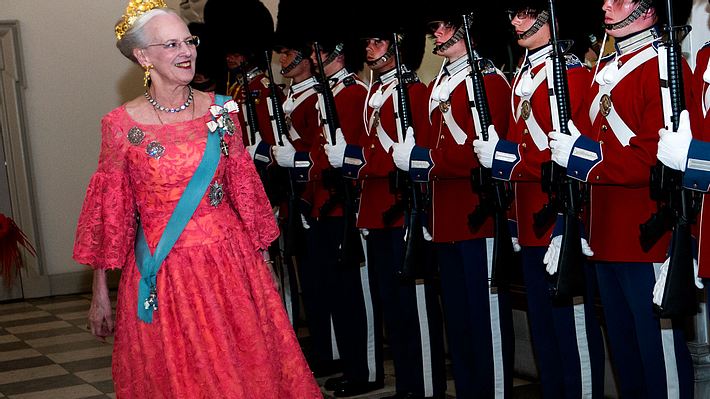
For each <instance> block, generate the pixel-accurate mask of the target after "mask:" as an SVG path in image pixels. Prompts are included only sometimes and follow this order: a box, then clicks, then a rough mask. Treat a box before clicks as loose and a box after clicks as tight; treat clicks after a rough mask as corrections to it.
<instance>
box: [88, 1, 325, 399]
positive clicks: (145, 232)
mask: <svg viewBox="0 0 710 399" xmlns="http://www.w3.org/2000/svg"><path fill="white" fill-rule="evenodd" d="M164 7H165V4H164V2H163V1H162V0H132V1H131V2H130V4H129V6H128V9H127V11H126V15H124V17H123V19H122V20H120V21H119V23H118V24H117V25H116V36H117V39H118V42H117V46H118V48H119V49H120V50H121V52H122V53H123V54H124V55H125V56H126V57H128V58H129V59H131V60H132V61H133V62H136V63H137V64H139V65H140V66H141V67H143V68H144V70H145V76H146V82H145V83H146V91H145V94H144V95H143V96H140V97H138V98H136V99H134V100H132V101H129V102H128V103H126V104H124V105H122V106H120V107H118V108H116V109H114V110H113V111H111V112H110V113H109V114H107V115H106V116H105V117H104V118H103V120H102V145H101V154H100V157H99V166H98V170H97V171H96V173H95V174H94V175H93V177H92V178H91V182H90V183H89V188H88V190H87V194H86V200H85V202H84V205H83V208H82V211H81V216H80V218H79V225H78V229H77V234H76V242H75V247H74V259H75V260H76V261H77V262H80V263H83V264H87V265H90V266H91V267H93V268H94V269H95V271H94V282H93V293H94V295H93V298H92V303H91V309H90V311H89V322H90V328H91V331H92V333H93V334H94V335H96V336H97V337H99V338H101V339H104V338H105V337H107V336H108V335H110V334H111V333H112V332H113V330H114V322H113V320H112V316H111V302H110V300H109V296H108V290H107V286H106V269H116V268H122V270H123V272H122V276H121V282H120V286H119V291H118V304H117V312H116V323H115V324H116V329H115V334H116V339H115V348H114V352H113V378H114V382H115V388H116V393H117V396H118V397H119V398H163V397H165V398H207V397H209V398H260V399H261V398H274V399H277V398H278V399H283V398H297V399H304V398H319V397H321V394H320V391H319V389H318V386H317V385H316V383H315V380H314V379H313V376H312V374H311V372H310V370H309V369H308V366H307V364H306V362H305V360H304V357H303V355H302V353H301V351H300V347H299V345H298V341H297V340H296V336H295V334H294V332H293V330H292V329H291V327H290V324H289V321H288V318H287V316H286V313H285V312H284V309H283V307H282V304H281V301H280V299H279V296H278V293H277V292H276V290H275V287H274V283H273V281H272V279H271V275H270V272H269V268H268V266H267V264H266V261H265V259H264V255H263V254H264V249H265V248H267V247H268V245H269V244H270V243H271V241H273V240H274V239H275V238H276V237H277V235H278V229H277V227H276V224H275V221H274V217H273V215H272V213H271V208H270V206H269V202H268V201H267V199H266V196H265V194H264V191H263V188H262V186H261V183H260V181H259V177H258V175H257V174H256V172H255V169H254V163H253V162H252V160H251V158H250V157H249V155H248V153H247V152H246V151H245V149H244V146H243V145H242V144H241V140H240V138H241V133H240V131H239V126H238V124H237V122H236V121H237V119H236V117H235V115H234V112H235V111H236V105H235V104H234V103H233V102H230V101H227V102H225V98H223V97H221V96H217V97H216V98H215V97H213V96H212V95H209V94H206V93H202V92H199V91H196V90H193V89H192V88H191V87H190V86H189V85H188V84H189V82H190V81H191V80H192V78H193V75H194V72H195V58H196V47H197V45H198V44H199V39H198V38H197V37H193V36H191V35H190V32H189V31H188V29H187V26H185V23H184V22H183V21H182V20H181V19H180V17H179V16H178V15H176V14H175V13H173V12H172V11H169V10H168V9H166V8H164ZM149 82H150V84H148V83H149Z"/></svg>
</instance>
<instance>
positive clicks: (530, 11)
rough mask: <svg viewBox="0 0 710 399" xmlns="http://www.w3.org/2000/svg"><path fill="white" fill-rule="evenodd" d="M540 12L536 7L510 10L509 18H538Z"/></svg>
mask: <svg viewBox="0 0 710 399" xmlns="http://www.w3.org/2000/svg"><path fill="white" fill-rule="evenodd" d="M539 13H540V12H539V11H538V10H536V9H534V8H526V9H523V10H508V18H510V20H511V21H512V20H514V19H515V18H517V19H528V18H537V15H538V14H539Z"/></svg>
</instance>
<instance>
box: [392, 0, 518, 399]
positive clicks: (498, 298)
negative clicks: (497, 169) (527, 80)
mask: <svg viewBox="0 0 710 399" xmlns="http://www.w3.org/2000/svg"><path fill="white" fill-rule="evenodd" d="M432 11H434V14H432V13H430V14H428V17H429V19H430V20H431V21H432V22H431V23H430V24H429V26H430V34H431V37H432V38H433V40H434V45H435V47H434V52H435V54H437V55H439V56H441V57H443V58H444V59H445V62H444V65H443V67H442V69H441V72H440V73H439V75H438V76H437V77H436V79H435V80H434V81H433V82H432V84H431V85H430V86H429V96H428V97H429V99H428V102H427V116H428V117H429V120H430V121H431V127H430V129H429V131H428V132H424V131H421V130H420V131H418V132H417V135H416V144H415V142H414V139H413V137H411V136H407V137H405V140H404V142H403V143H396V144H394V145H393V147H394V150H393V159H394V161H395V164H396V165H397V167H398V168H400V169H402V170H408V171H409V172H410V176H411V177H412V180H414V181H415V182H424V183H429V184H430V185H431V197H432V199H431V210H430V214H429V223H428V227H427V231H426V233H427V235H429V233H431V235H430V238H432V239H433V241H434V243H435V247H436V251H437V260H438V264H439V269H440V277H441V289H442V293H441V295H442V300H443V305H444V317H445V321H446V332H447V336H448V341H447V342H448V345H449V352H450V354H451V359H452V363H453V372H454V380H455V384H456V395H457V396H458V397H461V398H474V397H479V398H488V397H496V398H497V397H501V398H502V397H509V396H510V395H511V394H512V365H513V364H512V360H513V357H512V355H513V330H512V313H511V308H510V304H509V300H508V295H507V292H505V290H502V289H501V290H499V291H497V292H495V291H494V290H491V287H490V286H489V278H490V272H491V266H492V258H491V255H492V247H493V242H492V241H493V239H492V237H493V227H492V219H491V218H490V217H489V218H487V220H486V221H485V223H484V224H483V225H482V226H477V228H471V227H469V225H468V215H469V214H471V213H472V212H473V211H474V210H475V209H476V207H477V206H478V205H479V203H480V197H479V195H478V193H476V192H474V191H473V188H472V184H471V170H472V169H473V168H476V167H478V166H479V163H478V160H477V159H476V157H475V155H474V154H473V148H472V146H471V142H472V141H473V140H474V139H475V138H476V137H478V136H479V135H480V134H481V132H480V131H479V129H477V127H476V126H477V125H478V120H477V119H474V118H473V116H472V115H473V114H472V109H471V106H472V102H473V100H472V98H473V93H472V92H470V91H469V89H468V87H467V86H469V79H470V77H469V69H470V67H469V64H468V57H467V51H466V43H465V42H464V41H463V40H462V38H463V36H464V33H463V29H462V27H463V18H462V16H463V14H464V13H465V12H470V11H471V6H469V5H465V6H464V5H463V4H461V5H458V4H452V3H447V4H446V7H445V9H444V7H442V5H438V6H437V9H436V10H432ZM485 11H488V12H487V13H486V12H485ZM474 15H476V16H477V17H476V18H475V19H474V23H473V26H472V33H474V40H475V44H477V45H480V44H482V42H481V34H482V33H483V32H486V31H487V27H484V26H483V24H484V23H485V22H486V21H491V20H493V19H495V16H496V15H497V16H499V17H500V18H501V19H503V21H497V23H498V25H499V26H503V25H501V24H502V23H504V13H503V12H502V10H499V11H498V12H497V13H494V12H491V10H487V9H484V8H479V9H478V10H477V12H476V13H475V14H474ZM484 15H485V17H483V16H484ZM494 26H495V25H494ZM488 33H490V32H488ZM491 36H493V37H487V38H486V39H489V40H494V39H495V36H494V35H491ZM479 67H480V69H481V71H482V73H483V75H484V78H483V79H484V81H485V88H486V92H487V95H488V102H489V104H490V108H491V115H492V119H493V122H494V124H495V126H496V127H497V128H498V129H500V130H501V131H503V132H505V131H506V130H507V127H508V118H509V111H508V110H509V100H510V86H509V85H508V82H507V80H506V79H505V77H504V76H503V74H502V73H501V72H500V71H499V70H498V69H497V68H496V67H495V66H494V64H493V62H492V61H489V60H487V59H480V61H479Z"/></svg>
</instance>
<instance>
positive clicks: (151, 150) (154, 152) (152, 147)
mask: <svg viewBox="0 0 710 399" xmlns="http://www.w3.org/2000/svg"><path fill="white" fill-rule="evenodd" d="M145 153H146V154H148V155H149V156H151V157H152V158H154V159H160V157H162V156H163V154H165V147H163V145H162V144H160V143H158V142H157V141H151V142H150V143H149V144H148V146H147V147H146V148H145Z"/></svg>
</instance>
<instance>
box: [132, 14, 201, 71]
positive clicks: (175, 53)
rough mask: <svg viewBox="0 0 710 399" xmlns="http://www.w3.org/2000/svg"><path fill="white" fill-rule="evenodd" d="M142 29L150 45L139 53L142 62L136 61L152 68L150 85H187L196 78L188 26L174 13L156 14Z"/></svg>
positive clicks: (193, 50) (193, 52)
mask: <svg viewBox="0 0 710 399" xmlns="http://www.w3.org/2000/svg"><path fill="white" fill-rule="evenodd" d="M145 30H146V36H147V37H148V43H149V44H148V47H146V48H144V49H140V50H139V51H140V52H142V55H143V58H144V59H141V57H138V59H139V61H140V62H141V64H142V65H146V64H147V65H151V64H152V65H153V68H154V69H153V71H151V80H152V81H153V83H154V84H177V85H187V84H189V83H190V82H191V81H192V78H193V77H194V75H195V60H196V59H197V48H196V46H195V45H194V43H193V42H192V41H191V40H190V39H191V38H192V35H191V34H190V31H189V30H188V29H187V25H185V23H184V22H183V21H182V19H180V17H178V16H177V15H175V14H167V15H158V16H156V17H154V18H153V19H151V20H150V21H149V22H148V24H147V25H146V26H145ZM144 62H145V63H146V64H144Z"/></svg>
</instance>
